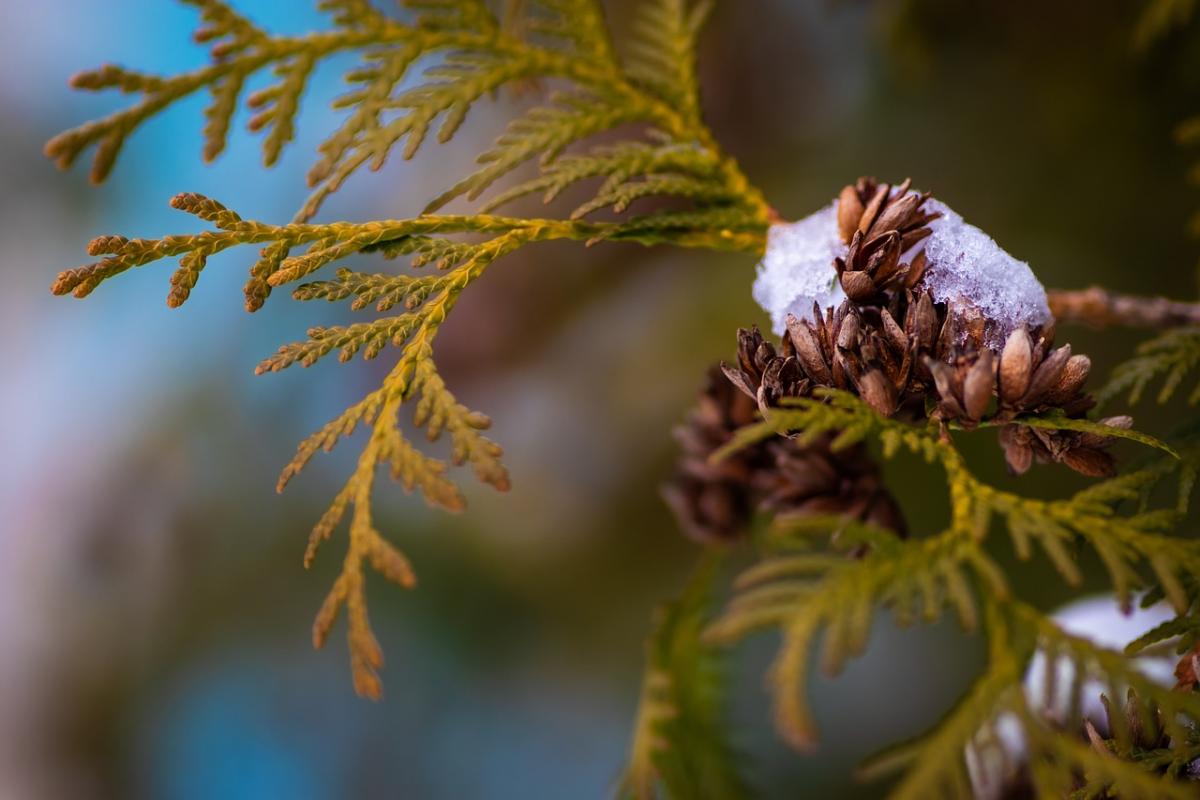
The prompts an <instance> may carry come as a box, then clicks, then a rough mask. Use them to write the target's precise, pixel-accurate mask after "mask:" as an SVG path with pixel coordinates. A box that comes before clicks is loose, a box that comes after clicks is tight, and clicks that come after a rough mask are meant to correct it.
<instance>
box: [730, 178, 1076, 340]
mask: <svg viewBox="0 0 1200 800" xmlns="http://www.w3.org/2000/svg"><path fill="white" fill-rule="evenodd" d="M925 207H926V208H928V209H929V210H931V211H940V212H941V213H942V216H941V217H940V218H939V219H936V220H934V221H933V222H931V223H930V224H929V227H930V229H931V230H932V231H933V232H932V233H931V234H930V235H929V236H928V237H926V238H925V240H924V241H922V242H920V243H918V244H917V245H915V246H914V247H913V248H912V249H911V250H910V251H909V252H907V253H905V254H904V256H903V260H904V261H910V260H911V259H912V258H913V256H915V255H916V254H917V253H918V252H920V251H921V250H922V249H923V250H924V251H925V256H926V258H927V259H928V262H929V266H928V268H927V269H926V272H925V277H924V278H923V279H922V281H921V283H920V284H918V287H917V288H925V289H928V290H929V291H930V293H931V294H932V295H933V299H934V300H935V301H937V302H941V303H946V304H947V305H949V306H950V307H952V308H957V309H959V310H960V311H967V310H970V309H972V308H973V309H974V310H977V311H978V312H979V313H980V314H982V315H983V317H984V319H985V320H986V321H987V325H986V329H985V331H986V333H985V336H986V338H985V344H986V345H987V346H988V347H990V348H992V349H995V350H999V349H1000V348H1002V347H1003V346H1004V341H1005V339H1007V338H1008V334H1009V333H1011V332H1012V331H1013V329H1015V328H1017V327H1020V326H1022V325H1025V326H1029V327H1031V328H1032V327H1037V326H1039V325H1045V324H1047V323H1049V322H1051V321H1053V316H1052V315H1051V314H1050V306H1049V304H1048V303H1047V302H1046V290H1045V289H1044V288H1043V287H1042V284H1041V283H1039V282H1038V279H1037V278H1036V277H1035V276H1034V274H1033V270H1031V269H1030V268H1029V265H1028V264H1026V263H1025V262H1024V261H1019V260H1017V259H1016V258H1014V257H1013V256H1011V255H1009V254H1008V253H1006V252H1005V251H1004V250H1003V249H1002V248H1001V247H1000V246H999V245H998V244H996V242H995V241H994V240H993V239H992V237H990V236H988V235H987V234H986V233H984V232H983V231H981V230H980V229H979V228H976V227H975V226H974V225H970V224H968V223H967V222H965V221H964V220H963V218H962V217H961V216H959V215H958V214H957V213H955V212H954V211H953V210H952V209H951V208H950V207H949V206H947V205H946V204H944V203H940V202H938V201H936V200H933V199H930V200H928V201H926V204H925ZM846 249H847V248H846V246H845V245H844V244H842V242H841V239H840V238H839V237H838V230H837V204H836V203H833V204H831V205H828V206H826V207H825V208H822V209H821V210H820V211H818V212H816V213H815V214H811V215H809V216H807V217H805V218H804V219H802V220H800V221H799V222H792V223H784V224H779V225H772V226H771V228H770V230H769V231H768V233H767V250H766V255H765V256H764V257H763V260H762V261H761V262H760V263H759V265H758V277H757V278H756V279H755V281H754V288H753V295H754V299H755V300H756V301H757V302H758V304H759V305H761V306H762V307H763V309H764V310H765V311H766V312H767V313H768V314H769V315H770V317H771V327H772V329H773V330H774V331H775V333H776V334H778V335H782V334H783V332H784V330H785V325H784V322H785V320H786V319H787V315H788V314H795V315H796V316H797V317H798V318H800V319H809V320H811V319H812V308H813V303H814V302H816V303H817V304H818V305H819V306H820V307H821V308H822V309H825V308H828V307H829V306H837V305H839V304H840V303H841V302H842V300H844V299H845V297H846V295H845V293H844V292H843V291H842V287H841V285H840V284H839V283H838V281H837V270H836V269H835V268H834V266H833V260H834V259H835V258H844V257H845V255H846Z"/></svg>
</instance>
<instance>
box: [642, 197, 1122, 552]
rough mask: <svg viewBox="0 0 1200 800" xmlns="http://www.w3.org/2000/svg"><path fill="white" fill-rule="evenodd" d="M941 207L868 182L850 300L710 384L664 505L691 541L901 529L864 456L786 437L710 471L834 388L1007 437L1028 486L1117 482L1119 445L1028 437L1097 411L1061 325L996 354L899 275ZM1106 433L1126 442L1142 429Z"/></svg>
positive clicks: (963, 319) (850, 224)
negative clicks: (742, 443) (848, 520)
mask: <svg viewBox="0 0 1200 800" xmlns="http://www.w3.org/2000/svg"><path fill="white" fill-rule="evenodd" d="M928 199H929V195H928V194H917V193H915V192H913V191H911V189H910V186H909V182H908V181H905V182H904V183H902V184H900V185H898V186H896V187H894V188H893V187H889V186H888V185H887V184H878V183H876V182H875V181H874V180H873V179H867V178H863V179H859V181H858V182H857V183H855V184H854V185H851V186H847V187H846V188H845V189H843V190H842V193H841V195H840V197H839V200H838V227H839V233H840V235H841V237H842V240H843V241H844V242H845V243H846V245H847V248H848V251H847V255H846V258H845V259H840V258H839V259H837V260H836V261H835V263H834V267H835V268H836V270H837V273H838V278H839V280H840V281H841V285H842V288H843V289H844V290H845V292H846V296H847V299H846V300H845V301H843V302H842V304H841V305H840V306H838V307H837V308H828V309H825V310H824V311H822V309H821V308H819V307H816V306H814V309H813V315H812V319H811V320H809V319H797V318H796V317H795V316H792V315H789V317H788V319H787V331H786V333H785V334H784V335H783V338H782V340H781V341H780V342H779V344H778V346H776V345H774V344H772V343H771V342H768V341H766V340H765V339H764V338H763V336H762V335H761V334H760V333H759V331H758V330H757V329H756V328H754V329H750V330H745V329H743V330H739V331H738V335H737V360H736V362H735V363H734V364H732V365H728V364H722V365H721V372H722V373H723V375H724V378H725V379H727V380H722V379H721V377H720V375H718V374H715V373H714V374H713V375H710V378H709V384H708V386H707V387H706V388H705V390H704V393H703V394H702V396H701V399H700V404H699V406H698V407H697V408H696V409H695V410H694V411H693V412H692V414H691V416H690V417H689V418H688V420H687V422H686V423H685V425H683V426H682V427H681V428H680V429H679V430H678V431H677V435H678V438H679V439H680V442H681V444H682V446H683V455H682V458H681V461H680V467H679V470H678V473H677V475H676V477H675V478H674V480H673V481H672V482H671V484H669V485H668V487H667V488H666V490H665V494H666V497H667V499H668V502H669V503H670V505H671V507H672V508H673V509H674V511H675V512H676V516H677V517H678V518H679V520H680V522H681V524H682V525H683V527H684V529H685V531H687V532H688V533H689V534H690V535H692V536H694V537H697V538H700V539H704V540H726V539H730V538H734V537H736V536H737V535H739V534H740V533H741V532H742V531H744V530H745V529H746V527H747V525H748V522H749V520H750V518H751V517H752V516H753V513H754V512H755V510H757V509H765V510H769V511H772V512H776V513H778V512H780V511H787V512H792V511H795V512H804V511H806V510H809V509H812V510H814V511H817V512H819V513H842V514H846V515H849V516H853V517H857V518H860V519H863V520H870V521H872V522H876V523H879V524H882V525H886V526H888V527H892V528H893V529H895V530H897V531H900V530H901V529H902V527H903V523H902V519H901V517H900V514H899V511H898V509H897V506H896V503H895V501H894V500H893V499H892V498H891V497H890V495H888V494H887V491H886V489H885V488H883V486H882V484H881V482H880V480H879V473H878V468H877V467H876V466H875V465H874V464H873V463H872V461H871V459H870V457H869V455H868V454H867V453H866V452H865V451H864V450H862V449H861V448H852V449H851V450H848V451H842V452H838V453H832V452H830V451H829V447H828V441H825V442H817V443H814V444H810V445H808V446H805V447H800V446H798V445H796V444H795V442H794V441H793V440H791V439H788V438H785V437H780V438H778V439H775V440H771V441H767V442H763V443H760V444H758V445H755V446H753V447H750V448H747V449H746V450H743V451H741V452H740V453H738V454H737V455H735V456H734V457H732V458H730V459H727V460H726V461H723V462H721V463H718V464H712V463H710V459H709V456H710V455H711V454H712V452H713V451H714V450H715V449H717V448H718V447H720V446H721V445H722V444H724V443H725V442H726V441H728V439H729V438H730V437H731V436H732V435H733V432H734V431H735V430H736V429H737V428H738V427H741V426H742V425H745V424H748V423H750V422H753V421H754V420H755V413H756V411H758V410H766V409H768V408H770V407H773V406H777V405H779V404H780V402H781V401H782V400H784V399H785V398H792V397H808V396H810V395H811V394H812V392H813V390H814V389H817V388H821V387H826V388H835V389H841V390H844V391H849V392H852V393H854V394H856V395H858V396H859V397H861V398H862V399H863V400H864V401H865V402H866V403H868V404H869V405H870V406H871V407H872V408H874V409H875V410H876V411H878V412H879V413H880V414H883V415H885V416H897V417H901V418H905V419H911V420H919V419H923V418H925V417H926V416H927V415H931V416H933V417H934V418H936V419H938V420H940V421H941V422H942V423H944V424H946V425H948V426H949V425H954V426H956V427H960V428H964V429H971V428H974V427H977V426H978V425H980V424H981V423H987V424H988V425H990V426H999V427H1000V444H1001V447H1002V449H1003V451H1004V456H1005V459H1006V461H1007V463H1008V466H1009V468H1010V469H1011V470H1012V471H1013V472H1014V473H1017V474H1021V473H1024V472H1025V471H1026V470H1028V469H1029V468H1030V466H1031V465H1032V464H1033V463H1034V462H1035V461H1037V462H1039V463H1049V462H1056V463H1061V464H1065V465H1066V466H1068V467H1070V468H1072V469H1074V470H1076V471H1077V472H1080V473H1083V474H1085V475H1089V476H1095V477H1100V476H1106V475H1110V474H1111V473H1112V472H1113V469H1114V462H1113V458H1112V456H1111V455H1110V454H1109V453H1108V452H1107V450H1106V448H1107V446H1108V445H1109V444H1110V443H1111V441H1112V439H1111V438H1108V437H1104V436H1100V435H1097V434H1092V433H1082V432H1077V431H1065V430H1050V429H1045V428H1033V427H1029V426H1026V425H1021V424H1019V422H1017V420H1019V418H1020V417H1021V415H1029V414H1042V413H1045V412H1047V411H1050V410H1055V411H1057V412H1059V413H1062V414H1064V415H1066V416H1068V417H1072V418H1076V417H1081V416H1082V415H1083V414H1084V413H1086V412H1087V411H1088V410H1089V409H1090V408H1091V407H1092V406H1093V405H1094V403H1093V400H1092V398H1091V397H1090V395H1088V394H1087V393H1086V392H1085V391H1084V384H1085V382H1086V380H1087V377H1088V373H1089V371H1090V369H1091V361H1090V360H1089V359H1088V357H1087V356H1084V355H1075V354H1072V352H1071V346H1070V345H1069V344H1068V345H1064V346H1062V347H1058V348H1055V347H1054V345H1053V340H1054V331H1053V328H1052V326H1048V327H1044V328H1035V329H1033V330H1027V329H1025V328H1018V329H1016V330H1013V331H1012V332H1011V333H1010V334H1009V335H1008V337H1007V340H1006V342H1005V344H1004V346H1003V348H1001V350H1000V352H999V353H995V352H993V351H992V350H991V349H989V348H988V347H987V346H986V345H985V337H986V334H987V328H988V324H989V322H988V320H986V319H984V318H983V317H982V315H981V314H980V313H979V312H978V310H977V309H975V308H973V307H947V305H946V304H944V303H937V302H935V301H934V299H933V296H932V295H931V294H930V293H929V292H928V291H927V290H926V289H924V288H923V286H922V281H921V279H922V277H923V276H924V273H925V267H926V264H925V260H924V255H923V252H922V253H920V254H917V255H916V256H915V257H913V258H912V259H911V260H910V261H908V262H902V261H901V258H902V256H903V254H905V253H906V252H908V251H909V250H910V248H911V247H912V246H913V245H914V244H916V243H917V242H919V241H921V240H922V239H924V238H925V237H926V236H928V235H929V233H930V229H929V228H928V227H927V224H928V223H929V222H930V221H931V220H933V219H935V218H936V217H937V216H938V214H937V213H936V212H930V211H928V210H927V209H926V207H925V206H926V201H927V200H928ZM734 388H736V391H734V390H733V389H734ZM1101 422H1102V423H1103V424H1106V425H1109V426H1112V427H1120V428H1127V427H1129V425H1130V424H1131V422H1132V421H1131V420H1130V419H1129V418H1128V417H1112V418H1109V419H1105V420H1101Z"/></svg>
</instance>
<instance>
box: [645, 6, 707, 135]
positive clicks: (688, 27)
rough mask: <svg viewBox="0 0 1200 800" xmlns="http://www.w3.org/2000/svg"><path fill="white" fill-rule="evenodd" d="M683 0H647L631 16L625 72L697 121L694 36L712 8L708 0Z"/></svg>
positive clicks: (697, 93) (698, 113)
mask: <svg viewBox="0 0 1200 800" xmlns="http://www.w3.org/2000/svg"><path fill="white" fill-rule="evenodd" d="M689 5H690V4H689V3H688V2H687V0H648V2H645V3H642V4H641V8H640V9H639V13H638V16H637V17H636V18H635V19H634V30H633V38H632V41H631V44H630V52H629V58H628V60H627V63H626V68H625V69H626V73H627V74H628V75H629V77H630V79H631V80H633V81H634V82H635V83H637V84H639V85H641V86H644V87H646V88H647V89H648V90H649V91H651V92H653V93H655V94H657V95H658V96H659V97H661V98H662V99H663V100H664V101H666V102H667V103H669V104H670V105H671V106H672V107H674V108H678V109H680V111H681V112H682V115H683V116H684V118H685V119H687V120H689V121H691V122H693V123H694V124H699V118H700V99H699V86H698V84H697V80H696V37H697V35H698V34H699V32H700V28H701V27H702V26H703V25H704V20H705V19H706V18H707V17H708V15H709V13H710V12H711V11H712V8H713V3H712V2H711V0H701V2H699V3H697V4H696V5H695V6H692V7H690V8H689Z"/></svg>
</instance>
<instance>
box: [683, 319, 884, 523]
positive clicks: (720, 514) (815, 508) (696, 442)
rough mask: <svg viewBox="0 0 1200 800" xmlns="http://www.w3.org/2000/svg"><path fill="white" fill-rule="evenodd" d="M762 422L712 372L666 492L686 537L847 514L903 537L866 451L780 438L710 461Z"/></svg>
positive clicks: (752, 405) (744, 397)
mask: <svg viewBox="0 0 1200 800" xmlns="http://www.w3.org/2000/svg"><path fill="white" fill-rule="evenodd" d="M760 339H761V337H760ZM764 344H765V343H764ZM767 347H770V345H767ZM757 418H758V416H757V409H756V407H755V401H754V400H752V399H751V398H750V396H748V394H746V393H743V392H741V391H738V389H737V388H735V387H734V386H733V385H732V384H731V383H730V382H729V381H728V380H726V379H725V377H724V376H723V375H722V374H721V372H720V370H718V369H716V368H713V369H711V370H710V371H709V375H708V382H707V385H706V386H705V389H704V391H703V392H702V393H701V395H700V398H699V401H698V402H697V405H696V407H695V408H694V409H693V410H692V412H691V414H690V415H689V416H688V418H687V421H686V422H685V423H684V424H683V425H681V426H679V427H678V428H677V429H676V431H675V436H676V438H677V439H678V440H679V443H680V445H681V446H682V449H683V453H682V455H681V457H680V459H679V464H678V468H677V470H676V474H675V476H674V477H673V478H672V479H671V481H670V482H669V483H668V484H666V485H665V486H664V487H663V490H662V492H663V497H664V499H665V500H666V502H667V505H668V506H670V508H671V510H672V511H673V512H674V513H675V516H676V518H677V519H678V521H679V524H680V527H681V528H682V529H683V530H684V532H685V533H687V534H688V535H689V536H691V537H692V538H694V539H698V540H700V541H706V542H713V541H730V540H733V539H736V538H738V537H740V536H742V535H744V534H745V533H746V531H747V530H748V528H749V524H750V521H751V519H752V517H753V515H754V513H755V512H756V511H758V510H763V511H770V512H773V513H775V514H805V513H808V514H844V515H846V516H849V517H854V518H858V519H862V520H866V521H869V522H872V523H874V524H876V525H880V526H883V527H887V528H891V529H892V530H895V531H897V532H898V533H902V532H903V530H904V521H903V518H902V517H901V514H900V511H899V507H898V506H897V505H896V502H895V500H894V499H893V498H892V496H891V495H890V494H889V493H888V492H887V490H886V489H885V488H884V487H883V481H882V478H881V476H880V474H879V469H878V466H877V465H876V464H875V462H874V461H873V460H872V459H871V458H870V456H869V455H868V454H867V452H866V450H865V449H864V448H862V447H850V448H846V449H844V450H840V451H838V452H836V453H835V452H833V451H832V450H830V447H829V444H830V441H831V440H832V439H831V437H827V438H825V439H822V440H819V441H817V442H814V443H813V444H811V445H807V446H802V445H800V444H798V443H797V442H796V441H795V440H793V439H787V438H782V437H781V438H776V439H771V440H768V441H764V442H760V443H759V444H756V445H753V446H751V447H747V448H744V449H742V450H739V451H738V452H736V453H733V454H732V455H730V456H728V457H727V458H725V459H723V460H721V461H718V462H713V461H712V459H711V458H710V457H711V456H712V454H713V452H714V451H715V450H717V449H718V448H719V447H720V446H721V445H723V444H725V443H726V442H728V441H729V439H730V437H731V436H733V434H734V432H735V431H737V429H738V428H740V427H743V426H745V425H748V424H750V423H752V422H754V421H756V419H757Z"/></svg>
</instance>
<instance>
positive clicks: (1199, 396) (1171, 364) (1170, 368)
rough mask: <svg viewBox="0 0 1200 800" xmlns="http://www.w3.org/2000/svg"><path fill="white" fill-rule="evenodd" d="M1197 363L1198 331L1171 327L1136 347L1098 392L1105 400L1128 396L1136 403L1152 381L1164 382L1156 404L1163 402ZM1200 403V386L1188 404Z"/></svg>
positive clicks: (1198, 358) (1199, 354)
mask: <svg viewBox="0 0 1200 800" xmlns="http://www.w3.org/2000/svg"><path fill="white" fill-rule="evenodd" d="M1198 364H1200V329H1197V328H1172V329H1171V330H1168V331H1166V332H1165V333H1162V334H1160V335H1158V336H1156V337H1154V338H1153V339H1150V340H1149V341H1147V342H1143V343H1142V344H1141V345H1139V346H1138V350H1137V355H1136V356H1134V357H1133V358H1131V359H1130V360H1128V361H1126V362H1125V363H1123V364H1121V365H1120V366H1118V367H1117V368H1116V370H1114V371H1113V375H1112V379H1111V380H1110V381H1109V382H1108V385H1106V386H1105V387H1104V389H1103V390H1102V391H1101V392H1100V395H1099V398H1098V399H1099V400H1100V401H1101V402H1103V401H1107V400H1109V399H1111V398H1113V397H1117V396H1120V395H1123V394H1126V393H1128V397H1129V402H1130V403H1131V404H1134V403H1137V402H1138V401H1140V400H1141V399H1142V394H1143V393H1144V392H1145V391H1146V389H1147V387H1149V385H1150V384H1151V383H1153V382H1154V381H1155V380H1157V379H1159V378H1161V379H1162V380H1163V383H1162V388H1160V389H1159V390H1158V398H1157V399H1158V402H1160V403H1165V402H1167V401H1168V400H1170V399H1171V397H1172V396H1173V395H1174V394H1175V392H1176V390H1177V389H1178V388H1179V385H1180V384H1181V383H1182V382H1183V380H1184V378H1186V377H1187V376H1188V373H1190V372H1192V371H1193V370H1195V368H1196V366H1197V365H1198ZM1198 401H1200V386H1197V387H1196V388H1194V389H1192V390H1191V393H1190V394H1189V395H1188V402H1189V403H1192V404H1195V403H1196V402H1198Z"/></svg>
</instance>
